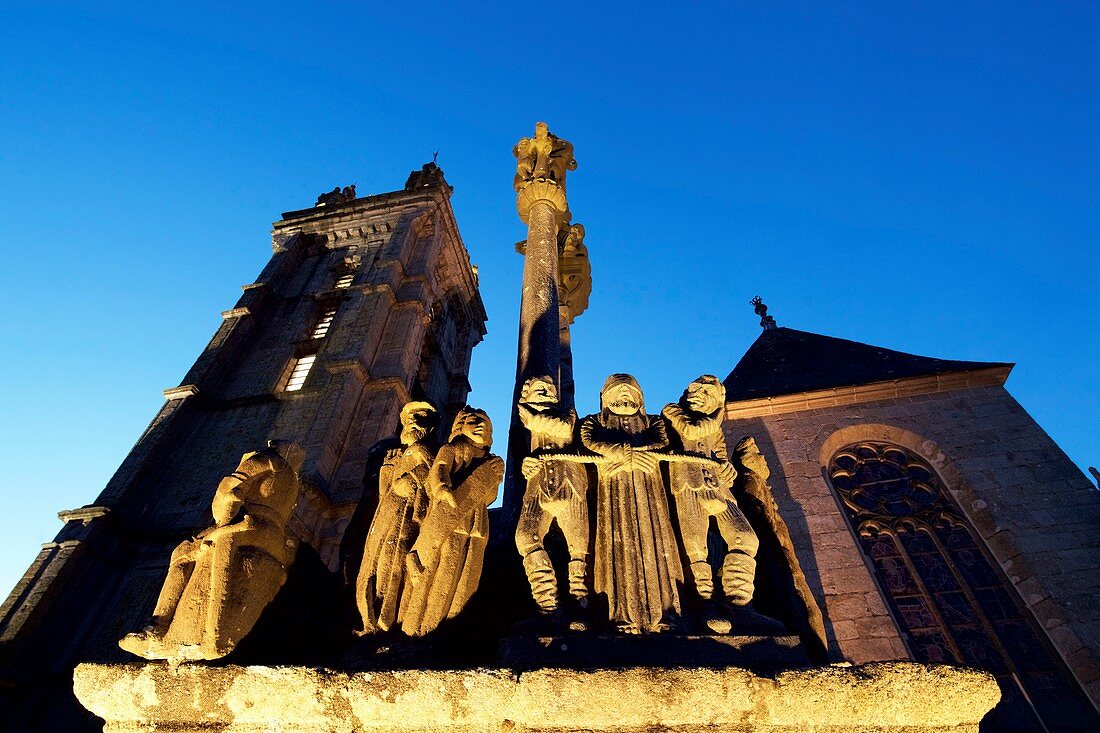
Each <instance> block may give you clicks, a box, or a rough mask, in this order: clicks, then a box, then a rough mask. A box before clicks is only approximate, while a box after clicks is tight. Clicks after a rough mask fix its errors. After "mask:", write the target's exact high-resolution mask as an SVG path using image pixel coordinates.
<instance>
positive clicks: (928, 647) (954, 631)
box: [829, 442, 1097, 731]
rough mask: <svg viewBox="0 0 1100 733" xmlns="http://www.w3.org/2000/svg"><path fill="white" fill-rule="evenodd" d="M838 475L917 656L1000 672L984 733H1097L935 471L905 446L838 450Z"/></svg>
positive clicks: (1090, 714)
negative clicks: (1033, 732)
mask: <svg viewBox="0 0 1100 733" xmlns="http://www.w3.org/2000/svg"><path fill="white" fill-rule="evenodd" d="M829 477H830V479H831V481H832V484H833V486H834V488H835V489H836V491H837V493H838V494H839V495H840V499H841V501H842V503H843V505H844V508H845V510H846V515H847V517H848V520H849V522H850V523H851V525H852V527H853V529H854V530H855V532H856V534H857V535H858V537H859V543H860V547H861V548H862V550H863V552H864V554H865V555H866V556H867V558H868V560H869V561H870V564H871V566H872V567H873V568H874V573H875V576H876V578H877V580H878V583H879V585H880V587H881V588H882V590H883V591H884V596H885V597H886V599H887V601H888V603H889V605H890V607H891V610H892V612H893V615H894V618H895V620H896V621H897V623H898V626H899V627H900V628H901V630H902V632H903V634H904V636H905V637H906V640H907V642H908V645H909V648H910V650H911V652H912V654H913V658H914V659H915V660H916V661H919V662H943V663H948V664H963V665H966V666H970V667H977V668H980V669H984V670H987V671H989V672H991V673H992V674H993V675H994V676H995V677H996V678H997V681H998V682H999V683H1000V686H1001V693H1002V699H1001V702H1000V704H998V705H997V707H996V708H995V709H994V711H993V712H992V713H990V716H989V717H987V719H986V721H984V722H983V727H982V730H983V731H985V730H1000V731H1016V730H1020V731H1023V730H1027V731H1031V730H1038V731H1041V730H1093V729H1094V728H1093V726H1096V725H1097V718H1096V714H1095V711H1094V710H1093V709H1092V706H1091V705H1089V704H1088V702H1087V701H1086V700H1085V699H1084V697H1083V695H1082V693H1081V692H1080V690H1079V689H1078V688H1077V686H1076V684H1075V682H1074V681H1073V679H1072V678H1071V677H1070V675H1069V671H1068V670H1067V669H1066V668H1065V666H1064V665H1063V663H1062V662H1061V659H1060V658H1059V657H1058V656H1057V655H1056V653H1055V652H1054V650H1053V649H1052V648H1051V647H1050V646H1049V644H1048V643H1046V642H1045V641H1044V640H1043V639H1042V637H1041V632H1039V631H1038V629H1037V627H1036V626H1035V623H1034V620H1033V619H1031V618H1030V613H1029V612H1028V611H1027V610H1026V609H1025V608H1024V606H1023V604H1022V602H1021V601H1020V599H1019V598H1018V597H1017V595H1016V592H1015V589H1013V588H1012V587H1011V586H1010V585H1009V583H1008V581H1007V579H1006V578H1005V577H1004V575H1003V574H1002V573H1001V571H1000V569H999V568H997V567H996V566H995V565H994V564H993V563H992V562H991V561H990V560H989V559H988V558H987V557H986V554H985V552H984V551H983V549H982V547H981V545H980V542H979V540H978V539H977V537H976V535H975V534H974V532H973V531H972V530H971V529H970V526H969V524H968V522H967V520H966V518H965V517H964V516H963V515H962V513H961V512H960V511H959V509H958V508H957V507H956V506H955V503H954V502H953V500H952V499H951V497H950V496H949V495H948V493H947V491H946V490H945V488H944V486H943V484H942V482H941V481H940V480H939V478H938V477H937V476H936V474H935V473H934V472H933V470H932V468H931V467H930V466H929V465H928V464H927V463H925V462H924V461H923V460H922V459H921V458H920V457H918V456H917V455H915V454H914V453H912V452H911V451H908V450H906V449H904V448H901V447H899V446H896V445H890V444H886V443H870V442H868V443H858V444H856V445H851V446H848V447H847V448H844V449H842V450H841V451H839V452H838V453H837V454H836V455H835V456H834V457H833V459H832V462H831V463H830V465H829Z"/></svg>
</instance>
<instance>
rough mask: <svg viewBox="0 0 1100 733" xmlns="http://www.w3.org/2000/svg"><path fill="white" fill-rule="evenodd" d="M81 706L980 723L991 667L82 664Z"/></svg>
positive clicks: (221, 713)
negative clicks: (391, 668) (367, 668)
mask: <svg viewBox="0 0 1100 733" xmlns="http://www.w3.org/2000/svg"><path fill="white" fill-rule="evenodd" d="M74 689H75V691H76V695H77V697H78V698H79V699H80V702H81V703H83V704H84V706H85V707H87V708H88V709H89V710H91V711H92V712H94V713H95V714H96V715H98V716H100V717H101V718H103V719H104V720H105V721H106V726H105V728H104V730H105V731H107V732H108V733H118V732H122V731H126V732H127V733H130V732H137V731H141V732H143V733H145V732H149V731H169V730H170V731H175V732H178V733H192V732H193V733H199V731H204V732H205V731H211V730H216V731H224V732H225V733H260V732H261V731H274V730H277V731H292V732H298V731H302V732H304V731H311V732H312V731H317V732H322V731H323V732H325V733H329V732H331V733H337V732H339V733H348V732H349V731H356V732H363V733H366V732H370V731H378V732H382V731H385V732H387V733H389V732H390V731H394V732H396V731H425V732H428V731H431V732H432V733H441V732H442V731H447V732H448V733H450V732H470V733H473V732H475V731H476V732H478V733H481V732H485V733H512V732H513V731H517V732H523V731H547V732H550V731H554V732H556V731H561V732H563V733H564V732H566V731H569V732H572V731H615V733H627V732H629V731H638V732H639V733H640V732H641V731H654V730H661V731H682V732H683V733H701V732H702V731H714V732H715V733H717V732H718V731H721V732H722V733H734V732H737V731H758V732H769V733H779V732H780V731H790V732H791V733H794V731H798V732H799V733H809V732H815V731H829V732H830V733H832V732H835V731H860V732H862V733H877V732H878V731H883V732H885V731H899V732H900V731H905V733H924V732H931V731H952V732H953V733H961V732H963V731H977V730H978V721H979V720H981V718H982V716H983V715H985V713H986V712H987V711H988V710H990V709H991V708H992V707H993V706H994V705H995V704H996V703H997V700H998V699H999V697H1000V692H999V690H998V688H997V683H996V682H995V681H994V679H993V678H992V677H991V676H990V675H988V674H985V673H983V672H975V671H972V670H965V669H957V668H953V667H946V666H929V665H921V664H915V663H911V662H889V663H880V664H868V665H863V666H860V667H850V666H846V665H834V666H829V667H817V668H811V669H803V670H792V671H787V672H782V673H779V674H777V675H775V676H774V677H770V676H762V675H758V674H754V673H752V672H749V671H748V670H744V669H738V668H732V667H731V668H724V669H713V668H711V669H707V668H680V669H656V668H647V667H633V668H627V669H595V670H572V669H540V670H534V671H530V672H523V673H516V672H514V671H511V670H507V669H491V670H490V669H474V670H461V671H422V670H410V671H396V672H361V673H343V672H333V671H327V670H320V669H311V668H302V667H232V666H226V667H212V666H202V665H191V664H184V665H181V666H179V667H176V668H173V667H170V666H168V665H167V664H163V663H162V664H126V665H98V664H82V665H80V666H79V667H77V669H76V673H75V676H74Z"/></svg>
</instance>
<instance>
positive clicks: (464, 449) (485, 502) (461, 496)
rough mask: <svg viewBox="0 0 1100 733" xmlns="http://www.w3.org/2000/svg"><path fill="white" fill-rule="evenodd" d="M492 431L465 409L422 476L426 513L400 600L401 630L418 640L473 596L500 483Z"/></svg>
mask: <svg viewBox="0 0 1100 733" xmlns="http://www.w3.org/2000/svg"><path fill="white" fill-rule="evenodd" d="M492 443H493V426H492V424H491V423H490V422H489V416H488V415H486V414H485V412H484V411H483V410H475V409H471V408H469V407H464V408H463V409H462V410H461V411H459V413H458V415H457V416H456V417H455V421H454V425H453V427H452V428H451V437H450V439H449V440H448V442H447V444H446V445H444V446H443V447H442V448H440V449H439V453H437V454H436V457H435V461H434V462H433V463H432V467H431V470H430V471H429V472H428V480H427V489H428V498H429V506H428V513H427V515H426V516H425V517H424V521H423V522H421V525H420V533H419V535H417V538H416V542H415V543H414V544H413V546H412V550H411V551H410V552H409V554H408V555H407V556H406V573H407V574H408V576H409V581H410V582H411V584H412V587H411V588H407V589H406V591H405V593H404V594H403V595H402V599H401V608H400V611H399V613H400V616H401V630H402V631H403V632H404V633H406V634H408V635H409V636H423V635H424V634H427V633H428V632H430V631H432V630H434V629H435V628H436V627H438V626H439V624H441V623H442V622H443V621H445V620H447V619H449V618H453V617H455V616H457V615H458V613H459V612H460V611H461V610H462V609H463V608H464V607H465V605H466V602H467V601H469V600H470V597H471V596H472V595H473V594H474V591H476V590H477V586H478V583H479V581H480V580H481V569H482V565H483V563H484V561H485V546H486V544H487V543H488V541H489V511H488V506H489V504H491V503H492V502H493V501H494V500H495V499H496V497H497V489H498V488H499V486H500V482H501V479H503V478H504V461H503V460H501V458H500V456H495V455H493V454H491V453H489V448H490V447H491V446H492Z"/></svg>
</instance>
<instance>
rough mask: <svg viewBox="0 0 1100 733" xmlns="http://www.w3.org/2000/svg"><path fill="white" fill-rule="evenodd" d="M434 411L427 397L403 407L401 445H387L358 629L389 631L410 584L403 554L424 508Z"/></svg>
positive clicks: (362, 575)
mask: <svg viewBox="0 0 1100 733" xmlns="http://www.w3.org/2000/svg"><path fill="white" fill-rule="evenodd" d="M435 416H436V411H435V408H434V407H432V406H431V405H430V404H428V403H427V402H409V403H408V404H406V405H405V406H404V407H403V408H401V434H400V438H401V447H400V448H393V449H391V450H389V451H388V452H387V454H386V456H385V459H384V461H383V463H382V469H381V471H380V473H379V478H378V509H377V510H376V511H375V514H374V519H373V520H372V521H371V525H370V530H369V531H368V533H367V539H366V543H365V545H364V548H363V561H362V564H361V565H360V567H359V573H358V575H357V578H356V584H355V600H356V605H357V606H358V608H359V615H360V617H361V619H362V622H363V629H362V631H361V632H360V633H361V634H371V633H375V632H378V631H388V630H390V629H391V628H393V627H394V626H395V625H396V623H397V622H398V609H399V607H400V601H401V597H402V595H403V594H404V593H405V589H406V587H407V585H408V582H407V578H406V575H405V556H406V555H407V554H408V553H409V550H410V549H411V548H412V545H413V543H414V542H415V541H416V537H417V534H418V533H419V531H420V524H421V522H422V521H423V520H424V515H425V514H426V513H427V510H428V489H427V480H428V471H429V470H430V469H431V467H432V460H433V455H432V451H431V450H430V449H429V448H428V447H427V446H426V445H425V444H424V439H425V438H426V437H427V436H428V434H429V433H430V432H431V430H432V427H433V423H434V422H435Z"/></svg>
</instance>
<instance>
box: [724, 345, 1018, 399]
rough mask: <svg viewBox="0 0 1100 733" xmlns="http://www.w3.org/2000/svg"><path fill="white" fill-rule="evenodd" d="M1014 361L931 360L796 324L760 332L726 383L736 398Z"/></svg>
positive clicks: (998, 364) (774, 395)
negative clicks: (794, 327) (826, 334)
mask: <svg viewBox="0 0 1100 733" xmlns="http://www.w3.org/2000/svg"><path fill="white" fill-rule="evenodd" d="M1012 366H1014V365H1013V364H1010V363H1006V362H990V361H952V360H949V359H933V358H931V357H927V356H917V355H915V354H906V353H904V352H901V351H893V350H891V349H884V348H881V347H879V346H871V345H869V344H861V343H860V342H858V341H849V340H847V339H839V338H833V337H832V336H822V335H820V334H816V333H808V332H806V331H798V330H795V329H793V328H772V329H767V330H765V331H763V332H762V333H761V334H760V337H759V338H758V339H756V341H755V342H753V345H752V346H750V347H749V350H748V351H746V352H745V355H744V356H742V357H741V361H739V362H737V366H735V367H734V368H733V371H732V372H730V374H729V376H728V377H726V379H725V381H724V382H723V383H724V384H725V385H726V400H727V401H728V402H737V401H739V400H751V399H759V398H762V397H778V396H779V395H785V394H794V393H798V392H810V391H813V390H819V389H832V388H834V387H852V386H856V385H861V384H870V383H872V382H886V381H892V380H895V379H905V378H907V377H925V376H930V375H933V374H946V373H948V372H964V371H974V370H978V369H989V368H991V367H1009V368H1011V367H1012Z"/></svg>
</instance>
